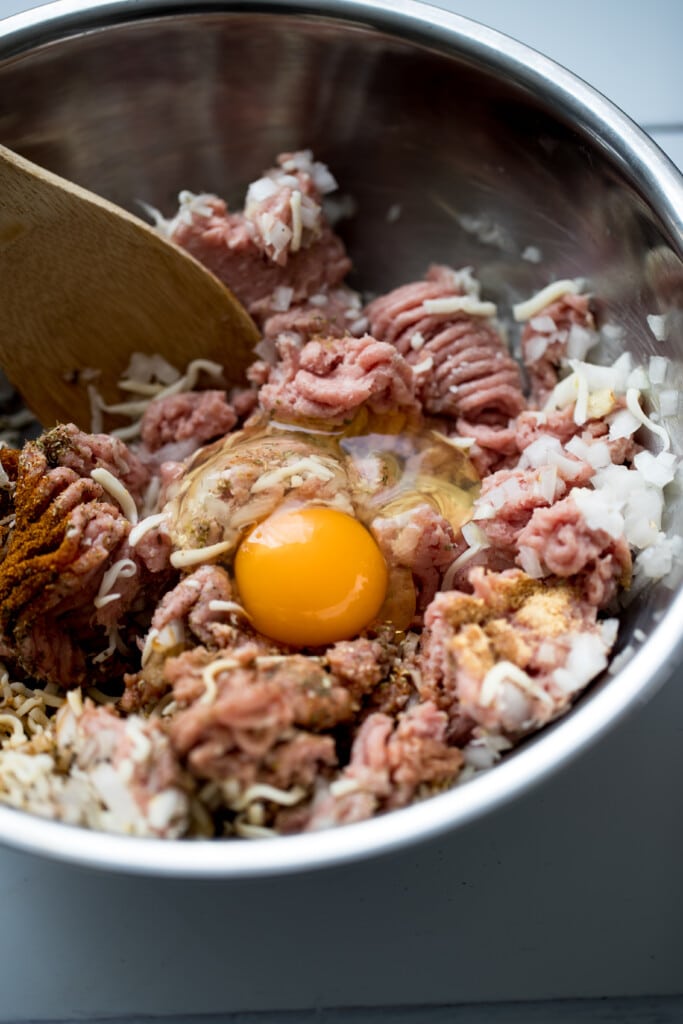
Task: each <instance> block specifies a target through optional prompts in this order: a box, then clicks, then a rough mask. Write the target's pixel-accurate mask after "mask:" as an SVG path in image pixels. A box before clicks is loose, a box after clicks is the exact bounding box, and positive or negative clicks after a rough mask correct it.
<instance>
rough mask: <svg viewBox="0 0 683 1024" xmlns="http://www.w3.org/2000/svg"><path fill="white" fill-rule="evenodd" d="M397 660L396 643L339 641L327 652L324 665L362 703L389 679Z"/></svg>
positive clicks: (364, 639) (368, 640)
mask: <svg viewBox="0 0 683 1024" xmlns="http://www.w3.org/2000/svg"><path fill="white" fill-rule="evenodd" d="M395 657H396V649H395V646H394V645H393V643H391V642H387V641H385V640H379V639H377V640H370V639H368V638H367V637H358V638H357V639H356V640H340V641H339V642H338V643H336V644H333V645H332V646H331V647H330V648H328V650H327V651H326V652H325V663H326V664H327V666H328V667H329V669H330V671H331V672H332V674H333V675H334V676H335V677H336V678H337V679H338V680H339V681H340V683H342V684H343V685H344V686H345V687H346V689H347V690H348V692H349V694H350V695H351V697H352V698H354V699H355V700H357V701H359V702H360V699H361V698H362V697H364V696H365V695H366V694H368V693H370V692H372V691H373V690H374V688H375V687H376V686H377V684H378V683H379V682H380V681H381V680H382V679H384V678H385V677H386V675H387V672H388V671H389V667H390V666H391V664H392V662H393V660H394V658H395Z"/></svg>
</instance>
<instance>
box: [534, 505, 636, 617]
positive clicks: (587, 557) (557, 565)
mask: <svg viewBox="0 0 683 1024" xmlns="http://www.w3.org/2000/svg"><path fill="white" fill-rule="evenodd" d="M517 544H518V548H519V549H520V550H521V551H523V550H524V549H527V550H530V551H532V552H533V553H534V554H535V555H536V556H537V558H538V559H539V562H540V564H541V568H542V571H543V572H544V574H553V575H555V576H562V577H567V578H572V579H573V580H574V582H575V583H576V585H577V586H578V587H580V588H581V589H582V590H583V593H584V594H585V597H586V600H588V601H589V602H590V603H591V604H594V605H595V606H596V607H598V608H604V607H606V606H607V605H608V604H609V603H610V601H611V600H612V598H613V597H614V596H615V594H616V592H617V590H618V588H619V587H625V586H628V585H629V583H630V579H631V552H630V549H629V546H628V544H627V543H626V540H625V539H624V538H623V537H618V538H617V539H615V538H613V537H611V536H610V534H609V533H607V532H606V531H605V530H601V529H592V528H590V527H589V526H588V524H587V523H586V520H585V518H584V516H583V514H582V513H581V512H580V510H579V508H578V507H577V505H576V503H575V502H574V500H573V499H572V497H571V496H570V497H568V498H565V499H564V501H559V502H557V504H555V505H553V507H552V508H546V509H537V510H536V511H535V512H534V514H533V515H532V516H531V518H530V520H529V523H528V525H527V526H526V527H525V528H524V529H523V530H522V531H521V532H520V533H519V535H518V537H517Z"/></svg>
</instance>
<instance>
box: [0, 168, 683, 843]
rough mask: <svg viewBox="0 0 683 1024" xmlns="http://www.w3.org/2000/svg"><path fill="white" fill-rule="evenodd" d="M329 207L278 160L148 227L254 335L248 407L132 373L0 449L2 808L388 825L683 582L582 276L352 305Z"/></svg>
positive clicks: (251, 830) (582, 673)
mask: <svg viewBox="0 0 683 1024" xmlns="http://www.w3.org/2000/svg"><path fill="white" fill-rule="evenodd" d="M335 187H336V183H335V181H334V178H333V177H332V175H331V174H330V172H329V171H328V169H327V168H326V167H325V166H324V165H322V164H320V163H318V162H316V161H315V160H314V159H313V156H312V154H311V153H310V152H298V153H287V154H284V155H282V156H280V157H279V158H278V160H277V165H276V166H275V167H274V168H272V169H270V170H268V171H267V172H265V173H264V174H263V175H262V177H260V178H259V179H258V180H257V181H255V182H254V183H253V184H252V185H251V186H250V187H249V190H248V192H247V196H246V202H245V205H244V209H243V210H242V211H239V212H233V211H231V210H228V208H227V206H226V204H225V203H224V202H223V201H222V200H221V199H219V198H217V197H216V196H212V195H199V196H196V195H191V194H190V193H181V197H180V208H179V210H178V213H177V214H176V216H175V217H174V218H173V219H172V220H170V221H166V220H164V219H163V218H161V216H160V215H157V222H158V228H159V230H160V231H162V232H164V233H165V234H166V235H167V236H168V237H170V238H171V239H172V240H173V241H174V242H176V243H178V244H179V245H181V246H183V247H184V248H185V249H187V250H188V251H189V252H190V253H192V254H193V255H194V256H195V257H196V258H198V259H199V260H200V261H201V262H202V263H203V264H204V265H205V266H206V267H208V268H209V269H210V270H211V271H212V272H213V273H214V274H216V276H217V277H219V278H220V279H221V280H222V281H224V282H225V283H226V284H227V285H228V286H229V287H230V288H231V289H232V290H233V291H234V293H235V294H236V295H237V296H238V298H239V299H241V301H242V302H243V303H244V305H245V306H246V308H247V309H248V310H249V312H250V313H251V315H252V317H253V318H254V320H255V322H256V323H257V325H258V326H259V328H260V330H261V332H262V341H261V343H260V345H259V347H258V351H257V354H256V355H255V359H254V363H253V365H252V366H251V368H250V370H249V374H248V381H246V382H245V385H244V387H243V388H241V389H237V390H235V389H233V390H231V391H226V390H225V389H224V388H223V387H222V386H221V368H220V367H219V366H217V365H214V364H213V363H207V362H201V361H197V362H195V363H192V364H191V365H190V366H189V367H187V368H182V369H176V368H173V367H171V366H169V364H168V363H166V362H165V361H164V360H163V359H162V358H161V357H159V356H154V357H148V356H142V355H140V356H136V357H135V358H134V359H133V360H132V362H131V365H130V367H129V370H128V372H127V373H126V375H125V379H124V380H122V381H121V388H122V395H123V396H124V397H123V399H122V401H121V403H119V404H118V405H117V406H115V407H113V408H112V407H107V406H105V405H104V403H103V402H102V401H101V399H100V398H99V397H98V394H97V390H96V382H95V384H93V385H91V392H92V400H93V432H92V433H90V434H86V433H84V432H82V431H81V430H79V429H77V428H76V427H75V426H74V425H73V424H68V423H66V424H60V425H58V426H56V427H54V428H53V429H51V430H49V431H47V432H46V433H44V434H42V436H39V437H38V438H37V439H36V440H31V441H28V442H27V443H25V444H24V446H23V447H22V448H20V449H17V448H13V447H7V446H5V447H3V448H2V449H0V467H1V468H0V485H1V490H0V500H1V502H2V508H1V509H0V659H1V664H0V800H2V801H4V802H5V803H8V804H10V805H12V806H15V807H20V808H23V809H26V810H28V811H31V812H33V813H36V814H40V815H46V816H50V817H54V818H57V819H60V820H63V821H66V822H70V823H73V824H78V825H81V826H86V827H91V828H97V829H103V830H109V831H115V832H122V833H128V834H134V835H145V836H156V837H161V838H168V837H181V836H191V837H207V838H212V837H250V838H256V837H266V836H271V835H274V834H288V833H293V832H301V831H308V830H314V829H320V828H326V827H329V826H332V825H338V824H344V823H349V822H356V821H360V820H363V819H366V818H369V817H370V816H372V815H375V814H381V813H383V812H386V811H389V810H392V809H395V808H399V807H404V806H406V805H408V804H410V803H412V802H414V801H416V800H422V799H424V798H426V797H429V796H431V795H433V794H437V793H440V792H442V791H443V790H445V789H447V788H449V787H452V786H454V785H456V784H460V783H462V782H464V781H466V780H467V779H469V778H470V777H471V776H472V775H473V774H475V773H476V772H478V771H481V770H484V769H488V768H490V767H492V766H493V765H494V764H495V763H496V762H497V761H498V760H499V759H500V758H501V756H503V754H504V753H505V751H507V750H509V749H511V748H512V747H513V746H515V745H516V744H518V743H519V742H520V741H522V740H523V739H524V737H526V736H528V735H529V734H531V733H533V732H534V731H536V730H538V729H540V728H541V727H543V726H544V725H546V724H547V723H548V722H551V721H553V720H554V719H556V718H557V717H558V716H559V715H562V714H564V713H565V712H566V711H567V710H568V709H569V708H570V706H571V704H572V702H573V701H574V700H575V699H576V697H577V696H578V694H580V693H581V691H582V690H583V689H584V688H585V687H586V686H587V685H588V684H589V683H590V682H591V680H593V679H594V678H595V677H596V676H598V675H599V674H600V673H601V672H602V671H603V670H604V669H605V668H606V667H607V665H608V662H609V659H610V654H611V652H612V650H613V648H614V645H615V642H616V639H617V632H618V614H619V608H620V602H623V601H624V600H628V599H630V598H631V597H632V596H633V595H634V594H636V593H638V592H639V591H640V590H641V589H642V588H643V587H645V586H646V585H648V583H649V582H651V581H652V580H653V579H656V578H660V577H662V576H665V575H666V574H667V573H668V572H669V571H670V569H671V567H672V564H673V562H674V560H675V559H676V557H678V556H679V555H680V552H681V547H682V546H683V545H682V542H681V540H680V538H677V537H675V538H672V537H668V536H667V535H666V534H665V532H664V531H663V529H662V515H663V510H664V488H665V487H666V486H667V484H669V483H670V482H671V481H672V480H673V478H674V474H675V472H676V469H677V460H676V458H675V457H674V455H673V454H672V453H671V452H670V450H669V448H670V443H669V437H668V434H667V431H666V429H665V426H664V416H663V415H658V414H657V405H656V402H657V395H656V388H653V386H652V385H653V383H660V384H661V383H662V382H663V380H664V375H665V373H666V368H665V367H663V366H662V364H663V362H664V360H662V359H661V358H654V359H653V360H652V361H651V362H652V367H653V368H654V371H656V372H653V373H652V377H653V380H652V381H651V380H650V377H649V376H648V370H649V369H650V368H648V367H637V366H634V364H633V362H632V360H631V357H630V356H629V355H628V354H624V355H621V356H620V357H619V358H618V359H616V361H615V360H614V359H613V358H610V359H609V360H608V361H606V360H605V357H604V356H602V357H601V356H600V352H601V350H602V349H603V348H604V345H605V342H606V340H608V337H607V336H608V335H609V333H610V330H609V329H610V325H606V326H605V325H601V324H599V323H598V322H596V314H595V308H596V307H595V304H594V302H593V301H592V297H591V295H590V293H589V292H588V291H587V290H586V288H585V287H584V286H583V285H582V284H581V282H577V281H574V280H566V281H553V282H551V283H550V284H548V285H547V286H546V287H545V288H543V290H542V291H540V292H539V293H537V294H535V295H533V296H531V297H530V298H527V299H525V300H524V301H522V302H520V303H519V304H518V305H516V306H514V307H513V309H512V310H501V311H500V314H499V310H498V309H497V307H496V305H495V304H494V303H493V302H491V301H490V300H488V299H487V298H486V297H485V296H482V294H481V289H480V285H479V283H478V281H477V278H476V275H475V271H474V269H473V268H471V267H465V268H452V267H448V266H442V265H435V266H430V267H426V268H425V273H424V277H423V279H422V280H420V281H411V282H407V283H406V282H396V285H397V286H396V288H395V289H394V290H393V291H391V292H389V294H386V295H381V296H378V297H374V298H373V299H372V301H370V302H366V301H365V299H364V297H363V296H362V295H361V294H360V293H358V292H357V291H354V290H353V289H352V288H350V287H349V286H348V285H347V284H346V277H347V274H348V272H349V270H350V268H351V260H350V259H349V257H348V255H347V253H346V250H345V247H344V244H343V242H342V240H341V238H340V237H339V236H338V235H337V234H336V232H335V230H334V228H333V227H332V225H331V224H330V222H329V221H328V219H327V217H326V214H325V196H326V194H327V193H329V192H331V191H333V190H334V189H335ZM499 317H500V318H499ZM504 323H506V324H507V326H504ZM611 333H612V336H613V335H614V328H613V327H612V328H611ZM509 338H516V339H517V341H516V342H515V345H514V346H513V348H514V349H515V350H517V351H518V354H519V358H515V356H514V354H513V350H512V349H511V345H510V342H509ZM229 345H230V340H229V338H226V359H229ZM596 353H597V357H596V358H595V360H594V361H590V359H589V356H590V355H595V354H596ZM601 358H602V360H603V365H601V364H600V359H601ZM655 377H656V378H657V380H656V381H654V378H655ZM112 414H116V415H117V416H118V417H119V419H118V421H117V423H118V425H117V426H116V427H115V429H112V430H111V432H110V433H104V432H103V431H102V426H103V425H104V423H105V422H108V421H106V420H105V417H107V416H109V417H110V416H111V415H112ZM121 417H124V418H125V419H126V422H123V420H122V418H121ZM112 422H113V421H111V422H108V425H110V426H111V425H112Z"/></svg>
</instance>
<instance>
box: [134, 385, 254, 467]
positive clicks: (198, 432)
mask: <svg viewBox="0 0 683 1024" xmlns="http://www.w3.org/2000/svg"><path fill="white" fill-rule="evenodd" d="M236 422H237V416H236V414H235V411H234V409H233V408H232V406H231V405H229V404H228V402H227V400H226V396H225V392H224V391H186V392H183V393H182V394H179V395H169V396H168V397H167V398H160V399H158V400H157V401H155V402H150V404H149V405H148V406H147V410H146V411H145V415H144V416H143V417H142V427H141V436H142V441H143V443H144V444H145V445H146V446H147V448H148V449H149V450H150V451H151V452H156V451H158V450H159V449H160V448H162V447H163V446H165V445H167V444H176V443H177V442H178V441H187V440H188V439H191V440H192V442H193V444H192V451H194V450H195V449H196V448H197V447H198V445H200V444H205V443H206V442H207V441H211V440H213V439H214V438H216V437H222V436H223V434H227V432H228V431H229V430H232V428H233V427H234V426H235V423H236Z"/></svg>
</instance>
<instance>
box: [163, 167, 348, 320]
mask: <svg viewBox="0 0 683 1024" xmlns="http://www.w3.org/2000/svg"><path fill="white" fill-rule="evenodd" d="M290 156H291V154H285V157H284V158H282V157H281V158H280V163H281V166H280V167H279V168H274V169H273V171H271V172H266V175H265V176H264V177H266V178H268V180H270V181H271V182H272V187H273V190H274V191H272V192H271V193H270V194H269V195H267V196H266V197H265V198H264V199H262V200H258V199H255V198H253V196H254V192H253V191H251V190H250V192H251V195H252V199H251V201H250V197H249V194H248V195H247V205H246V208H245V211H244V213H229V212H228V209H227V207H226V204H225V203H224V202H223V201H222V200H220V199H217V198H216V197H215V196H206V197H202V201H201V205H200V206H199V207H198V208H197V207H196V208H195V210H194V212H191V214H190V216H189V217H187V218H185V217H181V218H176V221H175V222H174V227H173V233H172V240H173V241H174V242H176V243H177V244H178V245H181V246H182V247H183V248H185V249H187V251H188V252H190V253H191V254H192V255H193V256H194V257H195V258H196V259H198V260H199V261H200V262H201V263H203V264H204V266H205V267H207V268H208V269H209V270H211V271H212V272H213V273H214V274H215V275H216V277H218V278H219V279H220V280H221V281H223V282H224V283H225V284H227V285H228V287H229V288H231V289H232V291H234V293H235V295H236V296H237V297H238V298H239V299H240V300H241V302H243V303H244V305H245V306H246V307H247V309H248V310H249V312H250V313H251V315H252V316H253V317H255V318H256V319H257V320H264V319H266V318H267V317H268V316H269V315H272V314H273V313H277V312H278V307H280V308H281V302H282V298H281V297H282V291H283V290H286V294H287V297H288V300H289V301H290V302H292V303H294V304H298V303H302V302H305V301H306V300H307V299H308V298H309V297H310V296H311V295H315V294H318V293H320V292H322V291H324V290H325V289H326V288H335V287H336V286H337V285H340V284H341V282H342V281H343V279H344V277H345V276H346V274H347V273H348V271H349V270H350V267H351V262H350V260H349V259H348V257H347V255H346V252H345V249H344V245H343V243H342V241H341V239H340V238H338V237H337V235H336V234H335V233H334V232H333V231H332V229H331V228H330V226H329V224H327V222H326V220H325V219H324V217H323V215H322V213H321V212H320V207H319V203H318V200H319V198H320V197H319V193H318V190H317V188H316V186H315V183H314V181H313V178H312V177H311V175H310V173H309V172H308V171H299V170H294V171H292V172H289V171H284V168H283V167H282V161H283V159H284V161H285V163H286V162H287V157H290ZM262 180H263V179H262ZM295 193H298V195H299V197H300V200H301V203H302V204H303V209H302V211H301V212H302V217H301V221H303V220H304V219H308V220H310V222H311V223H312V225H313V226H312V227H311V228H308V227H307V226H306V225H303V224H302V227H303V230H302V231H301V233H300V235H299V232H298V230H297V225H296V224H294V223H293V218H294V216H295V214H294V209H295V208H296V205H297V203H296V201H295V202H294V204H293V199H294V194H295ZM314 207H316V208H317V209H314ZM307 212H308V213H311V214H312V216H311V217H310V218H308V217H307ZM298 223H300V221H299V219H298V218H297V224H298ZM297 238H298V239H299V240H298V243H297Z"/></svg>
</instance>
